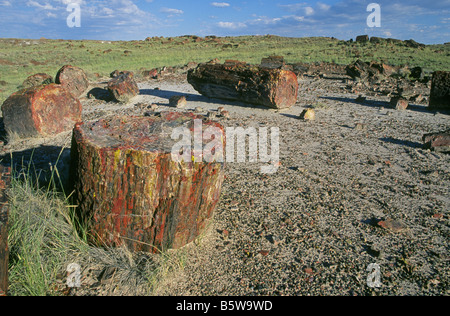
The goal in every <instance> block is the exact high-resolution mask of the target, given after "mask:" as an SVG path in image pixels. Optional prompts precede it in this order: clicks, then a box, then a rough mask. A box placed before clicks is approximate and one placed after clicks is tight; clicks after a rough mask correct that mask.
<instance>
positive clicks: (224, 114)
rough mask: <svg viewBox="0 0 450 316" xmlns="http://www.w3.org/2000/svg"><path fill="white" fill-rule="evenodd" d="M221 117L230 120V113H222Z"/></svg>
mask: <svg viewBox="0 0 450 316" xmlns="http://www.w3.org/2000/svg"><path fill="white" fill-rule="evenodd" d="M220 115H222V117H224V118H229V117H230V112H228V111H222V112H221V113H220Z"/></svg>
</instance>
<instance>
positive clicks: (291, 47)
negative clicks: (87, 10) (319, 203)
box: [0, 35, 450, 102]
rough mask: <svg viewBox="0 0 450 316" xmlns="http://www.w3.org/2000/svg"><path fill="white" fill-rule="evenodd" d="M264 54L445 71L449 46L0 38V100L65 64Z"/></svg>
mask: <svg viewBox="0 0 450 316" xmlns="http://www.w3.org/2000/svg"><path fill="white" fill-rule="evenodd" d="M269 55H282V56H284V57H285V60H286V61H287V62H288V63H296V62H303V63H315V62H334V63H336V64H349V63H351V62H353V61H355V60H356V59H358V58H360V59H362V60H364V61H372V60H373V61H379V62H381V61H382V62H385V63H388V64H391V65H409V66H411V67H416V66H420V67H422V68H424V69H425V70H427V71H429V72H431V71H435V70H447V71H448V70H450V62H449V61H450V45H431V46H426V47H424V48H412V47H407V46H406V45H404V43H392V42H387V41H383V42H382V43H380V44H372V43H356V42H353V43H350V42H347V41H341V40H338V39H334V38H327V37H315V38H285V37H278V36H271V35H266V36H240V37H206V38H201V37H197V36H182V37H174V38H151V39H149V40H148V41H129V42H124V41H119V42H109V41H88V40H85V41H67V40H47V39H41V40H21V39H1V40H0V102H3V101H4V100H5V99H6V98H7V97H8V96H9V95H10V94H11V93H13V92H14V91H16V90H17V88H18V86H20V85H21V83H22V82H23V80H25V79H26V77H28V76H29V75H32V74H35V73H40V72H44V73H48V74H50V75H52V76H54V75H55V74H56V72H57V71H58V69H59V68H61V67H62V66H63V65H66V64H72V65H74V66H78V67H81V68H82V69H84V70H85V71H86V72H87V73H88V75H89V76H90V77H91V79H94V78H95V77H94V74H99V75H102V76H103V75H108V74H109V73H111V72H112V71H113V70H115V69H121V70H131V71H135V72H136V71H139V70H140V69H152V68H158V67H163V66H168V67H170V66H172V67H173V66H182V65H185V64H187V63H188V62H191V61H193V62H206V61H209V60H211V59H214V58H218V59H219V60H220V61H222V62H223V61H224V60H225V59H237V60H241V61H245V62H248V63H259V62H260V61H261V58H263V57H267V56H269Z"/></svg>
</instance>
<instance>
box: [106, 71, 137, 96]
mask: <svg viewBox="0 0 450 316" xmlns="http://www.w3.org/2000/svg"><path fill="white" fill-rule="evenodd" d="M108 91H109V92H110V93H111V94H112V96H113V97H114V99H115V100H116V101H117V102H121V103H126V102H128V101H129V100H130V99H132V98H133V97H135V96H137V95H138V94H139V88H138V85H137V83H136V81H135V80H134V75H133V73H132V72H129V71H123V72H120V74H119V75H117V76H116V77H114V78H113V79H111V80H110V81H109V82H108Z"/></svg>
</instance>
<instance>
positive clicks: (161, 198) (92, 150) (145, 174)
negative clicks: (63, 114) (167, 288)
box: [71, 112, 225, 252]
mask: <svg viewBox="0 0 450 316" xmlns="http://www.w3.org/2000/svg"><path fill="white" fill-rule="evenodd" d="M201 118H202V117H197V116H195V115H193V114H190V113H173V112H167V113H162V114H161V115H160V116H159V117H156V116H153V117H130V116H125V117H115V118H112V119H101V120H99V121H96V122H89V123H84V124H83V123H79V124H77V125H76V126H75V128H74V133H73V140H72V149H71V155H72V157H71V158H72V159H71V160H72V164H71V179H72V181H73V183H74V190H75V203H76V204H77V205H78V214H79V216H80V218H81V220H82V222H84V223H86V224H87V227H88V232H89V234H90V236H91V237H90V241H91V242H92V243H94V244H96V245H98V246H102V245H106V246H113V247H114V246H119V245H122V244H126V246H127V247H128V248H129V249H132V250H133V251H146V252H158V251H160V250H165V249H170V248H171V249H177V248H180V247H182V246H184V245H186V244H188V243H190V242H191V241H193V240H194V239H195V238H197V237H198V236H199V235H200V234H201V233H202V232H203V231H204V230H205V228H206V226H207V224H208V222H209V220H210V219H211V217H212V215H213V211H214V209H215V206H216V204H217V203H218V201H219V198H220V193H221V187H222V183H223V180H224V170H223V168H224V167H223V163H220V162H215V161H213V162H211V163H206V162H202V161H195V159H191V160H190V161H188V162H176V161H174V160H173V159H172V156H171V151H172V148H173V146H174V144H176V143H178V142H179V140H173V139H172V137H171V135H172V131H173V129H174V128H177V127H181V126H185V127H187V128H188V130H189V131H190V133H193V131H194V129H193V128H194V127H195V124H194V122H195V120H196V119H201ZM196 122H199V121H196ZM201 126H202V130H204V129H205V128H207V127H210V126H213V127H217V128H220V130H222V131H223V128H222V127H221V126H220V125H219V124H218V123H214V122H211V121H203V124H202V125H201ZM221 141H222V142H223V146H225V144H224V142H225V140H224V139H223V140H221ZM223 148H224V147H223ZM193 161H194V162H193Z"/></svg>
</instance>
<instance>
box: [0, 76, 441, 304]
mask: <svg viewBox="0 0 450 316" xmlns="http://www.w3.org/2000/svg"><path fill="white" fill-rule="evenodd" d="M139 85H140V89H141V94H140V95H139V96H138V97H136V98H135V99H133V100H132V103H130V104H127V105H115V104H113V103H108V102H106V101H101V100H92V99H85V100H83V105H84V118H85V119H86V120H88V119H95V118H98V117H102V116H106V115H112V114H117V113H120V114H131V115H142V114H143V113H145V112H148V111H149V109H148V108H147V106H148V105H150V104H152V103H154V104H157V105H158V107H159V108H158V110H157V111H160V110H179V109H175V108H173V107H169V106H168V103H169V100H168V99H169V98H170V97H171V96H174V95H186V96H187V101H188V102H187V105H186V107H185V109H184V110H193V109H195V108H197V107H201V108H202V109H203V111H201V112H203V113H204V114H207V113H208V112H210V113H216V112H217V109H218V107H224V108H225V110H228V111H229V112H230V117H229V118H222V117H220V116H218V117H217V120H218V121H220V122H221V123H222V124H223V125H224V126H225V127H237V126H242V127H244V128H246V127H250V126H252V127H255V128H256V129H257V130H258V128H261V127H269V129H270V127H278V128H279V129H280V166H279V169H278V171H277V172H276V173H275V174H272V175H268V174H262V173H261V172H260V167H261V166H263V165H264V164H263V163H260V162H257V163H228V164H227V165H226V180H225V183H224V186H223V191H222V198H221V201H220V203H219V205H218V206H217V209H216V212H215V215H214V218H213V220H212V223H211V225H210V228H209V229H208V231H207V232H205V234H204V235H203V236H201V238H199V240H198V241H196V242H195V243H193V244H191V245H188V246H186V247H185V248H183V249H180V250H176V251H174V252H176V253H178V254H182V256H183V268H182V269H177V270H176V271H174V272H173V273H170V274H167V275H166V276H165V278H164V280H163V281H162V282H161V283H160V284H159V285H158V286H157V288H156V289H154V294H156V295H194V296H197V295H227V296H228V295H238V296H241V295H449V294H450V289H449V282H450V269H449V232H450V231H449V209H450V194H449V188H450V163H449V162H450V156H449V155H447V154H442V153H435V152H431V151H429V150H423V149H422V136H423V134H425V133H430V132H437V131H441V130H445V129H448V128H449V127H450V120H449V116H448V113H447V114H446V113H432V112H428V111H427V110H426V106H425V105H413V106H411V107H410V108H409V109H408V110H406V111H400V110H395V109H392V108H390V107H389V104H388V101H389V99H388V98H387V97H384V96H372V95H370V94H369V93H368V94H367V95H366V97H367V99H366V101H364V102H356V101H355V99H356V97H357V96H358V95H356V94H349V93H348V92H347V91H346V88H345V86H346V84H345V83H343V81H342V80H338V79H337V80H330V79H320V78H314V77H304V78H302V79H300V95H299V101H298V103H297V104H296V105H295V106H294V107H292V108H291V109H289V110H284V111H277V110H271V109H264V108H262V107H253V106H248V105H244V104H240V103H233V102H225V101H218V100H212V99H209V98H205V97H203V96H200V95H199V94H198V93H197V92H195V90H193V88H192V87H191V86H190V85H189V84H188V83H187V82H186V81H185V79H181V80H162V81H161V80H160V81H156V80H155V81H151V82H141V83H140V84H139ZM154 88H158V89H154ZM311 105H315V109H314V110H315V112H316V120H315V121H304V120H300V119H298V115H299V114H300V113H301V112H302V110H303V109H305V108H307V107H309V106H311ZM68 138H70V135H69V134H67V135H62V136H59V138H56V139H53V140H40V141H35V142H34V143H33V147H40V148H41V149H42V148H43V146H44V147H45V148H46V149H45V150H44V151H45V153H46V154H47V156H51V157H53V158H54V157H55V156H56V157H57V156H58V153H59V152H60V151H61V146H63V144H64V143H66V144H67V139H68ZM36 142H37V143H36ZM14 146H16V147H14V148H13V147H12V145H7V146H5V147H4V149H3V150H4V151H5V152H9V151H22V152H27V153H30V151H29V150H28V151H27V150H26V149H23V148H22V147H24V148H25V147H27V146H28V147H30V144H25V143H18V144H16V145H14ZM21 146H22V147H21ZM52 155H53V156H52ZM63 156H64V157H68V155H67V150H66V151H65V154H64V155H63ZM64 157H63V158H64ZM64 159H66V158H64ZM64 159H62V163H64ZM66 162H67V161H66ZM43 163H46V164H47V165H48V159H46V160H45V161H44V160H43ZM374 263H375V264H377V266H376V267H378V268H379V271H380V277H379V281H380V284H379V287H371V286H369V285H370V283H368V281H367V278H368V276H369V275H371V274H373V272H374V271H376V270H370V269H369V270H368V267H369V265H371V264H374ZM99 293H101V292H100V291H99V290H98V289H96V290H95V291H94V290H91V291H90V292H89V291H87V290H86V291H85V292H79V293H78V294H79V295H86V294H99Z"/></svg>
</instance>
